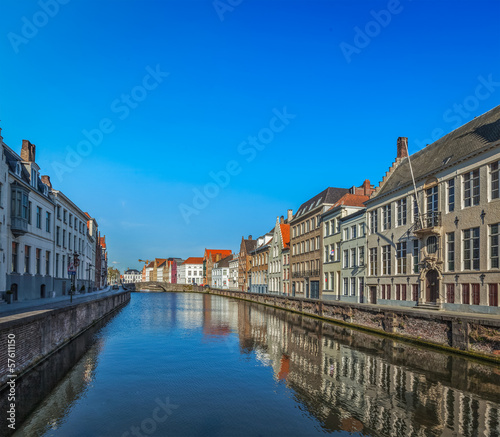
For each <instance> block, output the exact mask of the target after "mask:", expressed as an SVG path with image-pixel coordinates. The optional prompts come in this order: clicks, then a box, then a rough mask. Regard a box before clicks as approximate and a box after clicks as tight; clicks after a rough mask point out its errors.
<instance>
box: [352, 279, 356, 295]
mask: <svg viewBox="0 0 500 437" xmlns="http://www.w3.org/2000/svg"><path fill="white" fill-rule="evenodd" d="M351 296H356V278H351Z"/></svg>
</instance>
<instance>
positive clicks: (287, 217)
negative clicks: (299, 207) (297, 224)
mask: <svg viewBox="0 0 500 437" xmlns="http://www.w3.org/2000/svg"><path fill="white" fill-rule="evenodd" d="M292 218H293V210H292V209H289V210H288V211H287V212H286V221H287V222H288V223H290V222H291V221H292Z"/></svg>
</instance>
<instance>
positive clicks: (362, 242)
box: [323, 196, 366, 303]
mask: <svg viewBox="0 0 500 437" xmlns="http://www.w3.org/2000/svg"><path fill="white" fill-rule="evenodd" d="M359 197H366V196H359ZM339 221H340V235H342V244H341V246H340V251H341V255H340V256H341V262H340V266H341V274H340V288H339V300H342V301H344V302H353V303H364V301H365V283H366V269H365V259H366V208H364V207H362V208H360V209H359V210H358V211H357V212H354V213H352V214H350V215H347V216H344V217H341V218H340V219H339ZM325 255H326V253H325ZM337 264H339V263H337ZM326 279H327V277H326V275H325V281H326ZM323 298H324V293H323Z"/></svg>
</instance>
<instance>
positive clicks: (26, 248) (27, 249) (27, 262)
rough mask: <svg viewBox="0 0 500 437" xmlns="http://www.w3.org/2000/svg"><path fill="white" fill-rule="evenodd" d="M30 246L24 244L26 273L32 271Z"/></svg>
mask: <svg viewBox="0 0 500 437" xmlns="http://www.w3.org/2000/svg"><path fill="white" fill-rule="evenodd" d="M30 251H31V247H30V246H24V273H29V272H30Z"/></svg>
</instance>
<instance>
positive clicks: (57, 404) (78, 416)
mask: <svg viewBox="0 0 500 437" xmlns="http://www.w3.org/2000/svg"><path fill="white" fill-rule="evenodd" d="M79 342H80V343H78V342H76V343H74V344H73V345H70V346H69V348H68V349H66V351H64V350H63V351H61V352H60V354H58V355H56V356H54V357H53V359H54V360H55V361H52V362H48V361H47V362H45V363H44V365H43V367H42V368H40V369H38V370H37V371H36V372H34V374H33V375H31V376H29V378H30V381H28V383H26V384H25V386H24V389H23V390H24V392H23V393H22V395H21V397H22V398H24V399H25V401H27V400H31V401H32V402H34V399H35V398H36V397H37V396H38V397H40V399H39V404H38V406H36V408H35V409H34V410H33V411H32V412H31V414H29V415H28V417H27V418H26V420H25V421H24V423H23V424H22V425H21V427H20V428H19V429H18V430H17V432H16V433H15V435H16V436H29V437H32V436H64V437H71V436H75V437H93V436H96V437H99V436H106V437H107V436H118V437H131V436H141V435H142V436H273V437H276V436H287V437H289V436H314V435H321V434H330V433H331V434H335V435H352V434H355V435H366V436H441V435H444V436H492V437H494V436H500V370H499V367H498V366H496V367H495V366H489V365H487V364H484V363H479V362H475V361H471V360H468V359H465V358H463V357H460V356H452V355H448V354H444V353H440V352H436V351H433V350H429V349H424V348H417V347H414V346H411V345H409V344H405V343H399V342H395V341H392V340H390V339H387V338H384V337H378V336H373V335H369V334H365V333H362V332H358V331H354V330H351V329H346V328H344V327H339V326H336V325H333V324H329V323H324V322H321V321H318V320H316V319H312V318H308V317H303V316H300V315H297V314H294V313H289V312H286V311H283V310H278V309H274V308H269V307H266V306H262V305H258V304H254V303H249V302H244V301H238V300H235V299H230V298H226V297H219V296H209V295H203V294H194V293H193V294H188V293H132V298H131V301H130V304H129V305H128V306H126V307H125V308H123V309H122V310H121V311H120V312H119V313H118V314H116V315H115V316H113V317H112V318H111V319H110V320H109V321H107V322H106V323H105V324H103V326H98V327H96V328H95V329H94V330H93V331H92V332H89V333H87V334H86V335H85V336H84V337H82V338H81V339H80V340H79ZM71 348H73V349H71ZM68 368H69V370H68ZM54 378H58V380H57V381H54ZM21 383H22V381H21ZM21 386H22V384H20V387H21ZM44 390H45V391H46V392H44ZM20 402H22V400H21V401H20Z"/></svg>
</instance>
